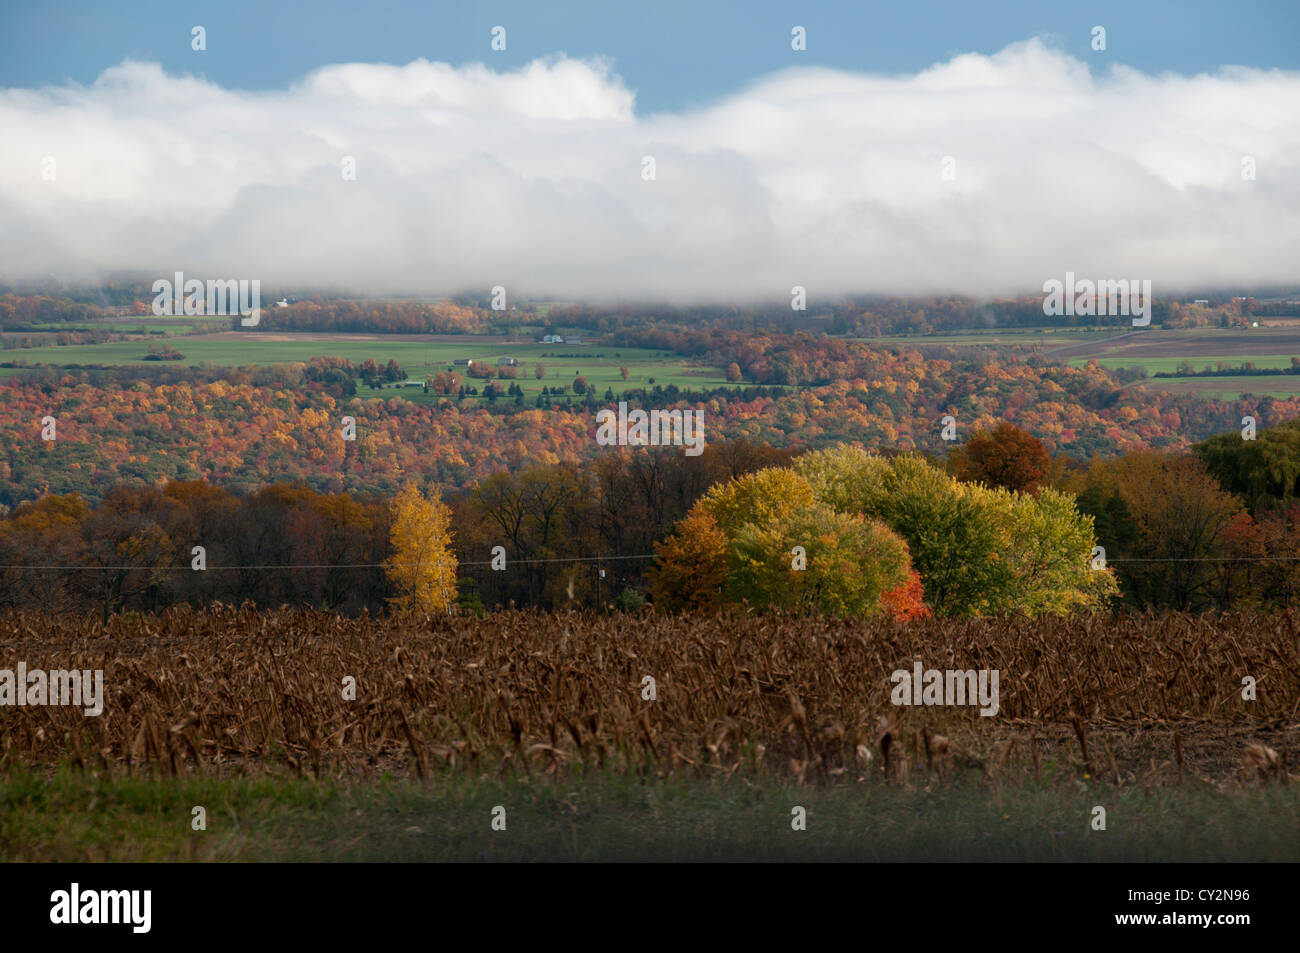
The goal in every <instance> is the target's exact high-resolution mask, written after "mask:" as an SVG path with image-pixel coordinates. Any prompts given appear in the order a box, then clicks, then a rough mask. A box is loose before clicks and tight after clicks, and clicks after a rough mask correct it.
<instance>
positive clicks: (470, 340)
mask: <svg viewBox="0 0 1300 953" xmlns="http://www.w3.org/2000/svg"><path fill="white" fill-rule="evenodd" d="M157 340H158V338H157V337H149V336H140V337H137V338H132V339H131V340H128V341H112V342H108V343H105V344H73V345H66V346H56V345H53V344H51V345H49V346H45V347H35V348H22V349H14V350H8V351H4V352H3V358H0V359H3V360H5V361H26V362H27V363H29V364H33V365H35V364H49V365H54V366H59V367H62V366H67V365H85V364H106V365H129V364H140V365H145V364H148V363H151V362H146V361H145V355H146V354H147V353H148V351H149V346H150V344H152V343H156V342H157ZM167 340H168V342H169V343H170V344H171V345H172V347H174V348H175V349H176V350H178V351H180V352H181V353H182V354H184V355H185V358H184V360H182V361H178V362H177V363H178V364H180V365H182V366H190V365H196V366H197V365H201V364H205V363H206V364H213V365H217V366H221V367H246V366H249V365H267V364H279V363H289V362H294V361H309V360H311V358H313V357H324V356H332V357H343V358H347V359H348V360H351V361H352V362H354V363H355V364H358V365H360V364H361V363H362V362H363V361H365V360H366V359H367V358H373V359H374V360H375V361H376V362H377V363H378V364H379V365H380V366H381V367H382V366H383V365H384V364H385V363H386V362H387V361H388V360H390V359H392V360H395V361H397V363H398V364H400V365H401V366H402V369H403V370H404V371H405V372H406V374H407V376H408V377H409V378H411V379H416V380H423V379H424V378H425V377H426V376H430V375H433V374H437V373H438V372H440V371H445V370H447V369H448V368H449V367H451V366H452V362H453V361H456V360H461V359H469V360H475V361H480V360H481V361H485V362H487V363H488V364H490V365H491V366H492V367H493V370H494V371H495V369H496V364H497V360H498V359H499V358H501V357H513V358H516V359H517V360H518V361H519V362H520V366H519V367H518V368H517V370H518V379H517V381H516V382H517V383H518V384H519V386H520V387H522V388H523V389H524V391H525V393H526V394H528V395H535V394H536V393H538V392H539V391H540V390H541V388H542V387H543V386H546V387H556V386H561V387H566V388H567V387H568V385H569V384H570V383H572V381H573V379H574V377H576V376H578V375H579V374H581V375H582V376H583V377H585V378H586V379H587V382H588V383H589V384H590V385H591V386H592V387H595V388H596V391H597V395H598V396H600V395H603V394H604V392H605V389H606V388H607V387H612V388H613V389H614V392H615V393H619V392H621V391H623V390H627V389H629V388H639V387H646V388H652V387H653V386H654V385H656V384H660V385H663V386H668V385H669V384H676V385H677V386H678V387H682V388H687V387H690V388H695V389H701V388H704V387H724V386H726V385H727V380H726V375H725V374H724V372H723V370H722V369H721V368H706V367H701V366H696V365H694V364H692V363H691V362H690V361H688V360H686V359H684V358H682V357H681V356H679V355H675V354H672V353H670V352H667V351H655V350H649V349H644V348H627V347H607V346H605V345H603V344H595V343H581V344H567V343H566V344H539V343H537V342H535V341H533V340H532V339H531V338H508V337H502V336H487V335H484V336H476V335H466V334H326V333H313V332H296V331H266V332H248V331H220V332H215V333H212V334H200V335H183V336H169V337H168V338H167ZM554 355H559V356H554ZM597 355H603V357H598V356H597ZM538 363H540V364H542V365H544V366H545V368H546V377H545V378H544V379H543V380H537V379H536V378H535V376H534V370H535V367H536V365H537V364H538ZM621 367H626V368H627V369H628V379H627V381H624V380H623V376H622V373H621V372H620V368H621ZM456 371H457V372H458V373H460V374H461V375H462V376H464V377H466V381H465V383H466V384H467V385H470V386H474V387H478V388H479V389H480V390H481V389H482V387H483V385H484V384H486V383H487V381H486V380H472V379H469V378H468V375H467V374H466V368H465V367H458V368H456ZM12 373H16V371H15V370H14V369H11V368H4V369H0V376H7V375H8V374H12ZM652 379H653V383H652ZM405 396H407V397H409V398H411V399H413V400H420V399H422V398H423V397H424V396H425V395H424V394H423V393H422V392H418V391H417V392H415V393H412V391H411V390H409V389H408V390H407V391H406V392H405Z"/></svg>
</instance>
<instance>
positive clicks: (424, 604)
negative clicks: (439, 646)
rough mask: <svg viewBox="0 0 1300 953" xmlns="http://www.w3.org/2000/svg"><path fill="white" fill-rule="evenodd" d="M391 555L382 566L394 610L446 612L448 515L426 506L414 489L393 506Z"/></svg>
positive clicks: (451, 579)
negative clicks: (390, 590) (387, 581)
mask: <svg viewBox="0 0 1300 953" xmlns="http://www.w3.org/2000/svg"><path fill="white" fill-rule="evenodd" d="M388 538H389V541H390V542H391V543H392V547H393V554H392V555H391V556H390V557H389V558H388V560H387V562H386V563H385V571H386V572H387V574H388V579H389V581H390V582H391V583H392V585H393V589H394V590H395V591H396V595H394V596H392V597H391V598H389V600H388V601H389V602H390V603H391V604H393V605H394V606H398V607H400V608H403V609H408V610H414V611H417V612H431V613H440V612H449V611H450V610H451V606H452V605H453V603H454V602H455V600H456V557H455V556H454V555H452V552H451V510H450V509H449V508H448V507H447V506H446V505H445V504H444V503H443V502H442V501H441V500H427V499H425V498H424V494H422V493H421V492H420V491H419V489H418V488H417V487H416V486H415V484H414V483H407V484H406V485H405V486H403V487H402V489H401V491H400V492H399V493H398V494H397V497H396V498H395V499H394V500H393V527H392V530H391V531H390V532H389V537H388Z"/></svg>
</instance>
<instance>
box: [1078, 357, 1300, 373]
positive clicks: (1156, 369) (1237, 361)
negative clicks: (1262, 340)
mask: <svg viewBox="0 0 1300 953" xmlns="http://www.w3.org/2000/svg"><path fill="white" fill-rule="evenodd" d="M1089 360H1095V361H1096V362H1097V363H1098V364H1100V365H1101V366H1102V367H1107V368H1111V369H1112V370H1113V369H1116V368H1122V367H1143V368H1146V372H1147V374H1172V373H1174V372H1175V371H1177V370H1178V366H1179V365H1180V364H1182V363H1184V362H1190V363H1191V365H1192V367H1193V368H1195V369H1196V370H1197V371H1202V370H1204V369H1205V368H1206V367H1207V366H1208V367H1214V366H1215V365H1216V364H1217V363H1218V362H1219V361H1222V362H1223V363H1224V364H1226V365H1228V366H1229V367H1241V366H1242V365H1243V364H1246V363H1249V362H1253V363H1254V365H1255V366H1256V367H1258V368H1260V369H1264V368H1273V367H1290V366H1291V355H1289V354H1286V355H1283V354H1219V355H1214V356H1211V357H1201V356H1195V357H1191V356H1189V357H1097V358H1072V359H1071V360H1070V362H1069V363H1070V364H1071V365H1072V366H1074V367H1084V366H1086V365H1087V363H1088V361H1089ZM1231 373H1232V372H1231V371H1230V370H1225V371H1224V376H1225V377H1228V376H1231Z"/></svg>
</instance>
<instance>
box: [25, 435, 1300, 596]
mask: <svg viewBox="0 0 1300 953" xmlns="http://www.w3.org/2000/svg"><path fill="white" fill-rule="evenodd" d="M783 474H785V475H783ZM426 492H428V493H429V494H430V495H431V496H435V497H436V496H437V495H438V493H437V488H436V487H433V486H430V487H428V489H427V491H426ZM445 501H446V504H447V505H448V507H449V510H450V514H449V521H448V522H449V525H450V528H451V539H450V551H451V552H452V553H453V554H454V556H455V558H456V561H457V563H458V566H459V568H458V573H457V577H458V601H459V604H460V605H461V606H462V607H463V608H465V609H471V610H478V609H484V608H486V609H491V608H494V607H497V606H501V607H506V606H510V605H515V606H537V607H541V608H547V609H550V608H555V607H560V606H567V605H599V606H609V605H615V606H619V607H622V608H626V609H632V608H635V607H637V606H639V605H640V604H642V603H643V602H644V601H645V600H647V599H650V600H651V601H654V602H656V603H659V604H661V605H662V606H663V607H665V608H705V607H710V606H716V605H718V604H720V602H722V601H745V602H747V603H748V604H750V605H751V606H753V607H762V606H763V605H766V604H769V603H771V604H780V605H788V606H794V607H798V606H804V607H814V608H817V609H819V610H821V611H827V612H831V613H834V614H849V615H855V614H871V613H873V612H879V611H887V612H889V613H890V614H893V615H896V616H898V617H904V618H906V617H912V616H915V615H923V614H929V613H933V614H939V615H957V616H961V615H972V614H986V613H990V612H997V611H1008V610H1010V611H1028V612H1042V611H1049V612H1056V611H1069V610H1071V609H1072V608H1078V607H1087V606H1100V605H1108V604H1110V605H1127V606H1130V607H1134V608H1161V609H1164V608H1169V609H1179V610H1193V611H1194V610H1201V609H1206V608H1221V609H1227V608H1248V607H1259V606H1287V607H1289V606H1292V605H1295V604H1296V603H1297V601H1300V420H1293V421H1291V422H1288V423H1286V424H1283V425H1281V426H1278V427H1273V428H1266V429H1263V430H1260V431H1259V432H1258V433H1257V435H1256V436H1255V439H1244V438H1243V437H1242V435H1241V434H1237V433H1230V434H1222V435H1220V436H1217V437H1215V438H1212V439H1210V440H1207V441H1204V442H1203V443H1201V444H1198V445H1197V446H1196V447H1195V448H1194V450H1193V451H1192V452H1190V453H1185V454H1160V453H1156V452H1152V451H1145V450H1144V451H1139V452H1135V453H1130V454H1125V455H1122V456H1120V457H1117V458H1113V459H1096V460H1093V461H1091V462H1090V463H1088V464H1080V463H1078V462H1076V461H1073V460H1070V459H1068V458H1065V457H1062V456H1056V457H1053V456H1052V455H1050V454H1049V453H1048V452H1047V450H1046V448H1045V447H1044V446H1043V445H1042V444H1041V442H1039V441H1037V440H1036V439H1035V438H1033V437H1032V436H1030V435H1029V434H1026V433H1024V432H1023V431H1020V430H1018V429H1017V428H1015V427H1013V426H1011V425H1003V426H999V427H997V428H994V429H992V430H990V431H986V432H980V433H977V434H975V435H973V436H972V438H971V439H970V440H968V441H967V442H966V443H965V445H964V446H963V447H962V448H961V450H960V452H955V453H953V454H952V455H951V456H950V457H949V458H948V459H947V460H946V461H943V462H940V461H938V460H935V459H930V460H927V459H926V458H924V457H921V456H918V455H915V454H902V455H899V454H893V453H884V454H867V453H864V452H863V451H861V450H860V449H854V448H852V447H848V446H842V447H839V448H835V449H831V450H828V451H823V452H820V453H812V454H800V453H797V452H795V451H792V450H778V449H774V448H771V447H766V446H763V445H759V444H754V443H750V442H748V441H743V440H740V441H731V442H726V443H721V444H710V445H709V446H708V447H706V449H705V451H704V453H703V454H702V455H700V456H699V457H694V458H692V457H687V456H685V455H684V454H683V453H681V452H680V450H676V451H674V450H671V449H627V448H624V449H611V450H609V451H607V452H606V453H604V454H602V455H601V456H599V457H598V458H596V459H595V460H593V461H590V462H588V463H586V464H583V465H578V464H573V463H557V464H540V465H533V466H526V467H522V468H520V469H518V470H516V471H513V472H498V473H495V474H493V475H492V476H490V477H488V478H487V479H485V480H482V481H480V482H479V483H478V484H477V485H476V486H474V487H473V488H471V489H468V490H465V491H462V492H451V493H449V494H447V495H446V496H445ZM392 526H393V511H392V502H391V497H389V496H379V495H357V496H350V495H347V494H344V493H318V492H317V491H315V490H312V489H311V488H309V487H307V486H305V485H302V484H296V485H284V484H280V485H272V486H267V487H263V488H261V489H258V490H256V491H252V492H247V493H242V494H241V493H235V492H231V491H229V490H227V489H223V488H221V487H217V486H212V485H210V484H207V483H204V482H201V481H185V482H171V483H168V484H166V485H164V486H162V487H157V486H137V487H128V486H118V487H115V488H113V489H112V490H110V491H109V492H108V493H107V494H106V495H105V496H104V498H103V500H102V501H101V502H100V503H99V505H97V506H93V507H92V506H91V505H89V504H88V503H87V502H86V501H85V500H84V499H83V498H81V497H80V496H79V495H77V494H75V493H73V494H47V495H45V496H43V497H42V498H41V499H39V500H36V501H32V502H28V503H24V504H22V505H20V506H18V507H16V508H15V509H14V510H13V511H11V512H10V513H8V514H7V515H6V516H5V517H4V518H3V519H2V520H0V566H2V567H4V568H3V569H0V605H6V606H28V607H33V606H36V607H40V606H46V607H48V606H59V607H76V606H81V607H84V606H88V605H93V606H95V607H96V608H98V609H99V610H101V611H102V612H103V613H105V614H109V613H112V612H117V611H122V610H132V609H136V610H154V609H158V608H162V607H165V606H167V605H171V604H176V603H191V604H196V605H198V604H206V603H209V602H212V601H222V602H228V603H241V602H243V601H245V600H251V601H252V602H255V603H257V604H258V605H262V606H273V605H280V604H286V603H287V604H291V605H298V604H307V605H314V606H319V607H323V608H328V609H333V610H338V611H343V612H360V611H363V610H365V611H370V612H378V611H381V610H382V609H383V608H384V606H385V605H386V604H387V603H388V600H389V599H390V597H391V596H392V589H391V583H390V580H389V578H388V577H387V576H386V574H385V572H384V569H383V566H382V564H383V563H384V562H385V561H386V560H388V559H390V558H391V557H392V556H393V545H392V543H391V542H390V531H391V529H392ZM195 547H203V551H202V553H201V554H199V553H198V552H196V550H195ZM796 547H800V549H801V550H802V552H800V551H799V550H797V549H796ZM1094 547H1096V548H1094ZM200 559H201V561H202V564H203V567H204V568H203V569H202V570H201V571H200V570H199V569H197V568H195V567H196V565H198V564H197V563H196V560H200ZM800 559H803V560H805V561H806V562H805V564H804V565H803V566H798V565H796V563H797V562H798V560H800Z"/></svg>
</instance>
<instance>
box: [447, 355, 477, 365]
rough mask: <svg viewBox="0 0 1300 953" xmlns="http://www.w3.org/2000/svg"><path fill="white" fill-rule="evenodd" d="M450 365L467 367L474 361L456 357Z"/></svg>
mask: <svg viewBox="0 0 1300 953" xmlns="http://www.w3.org/2000/svg"><path fill="white" fill-rule="evenodd" d="M451 363H452V364H453V365H454V366H456V367H469V366H470V365H471V364H473V363H474V359H473V358H469V357H458V358H456V360H454V361H452V362H451Z"/></svg>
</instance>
